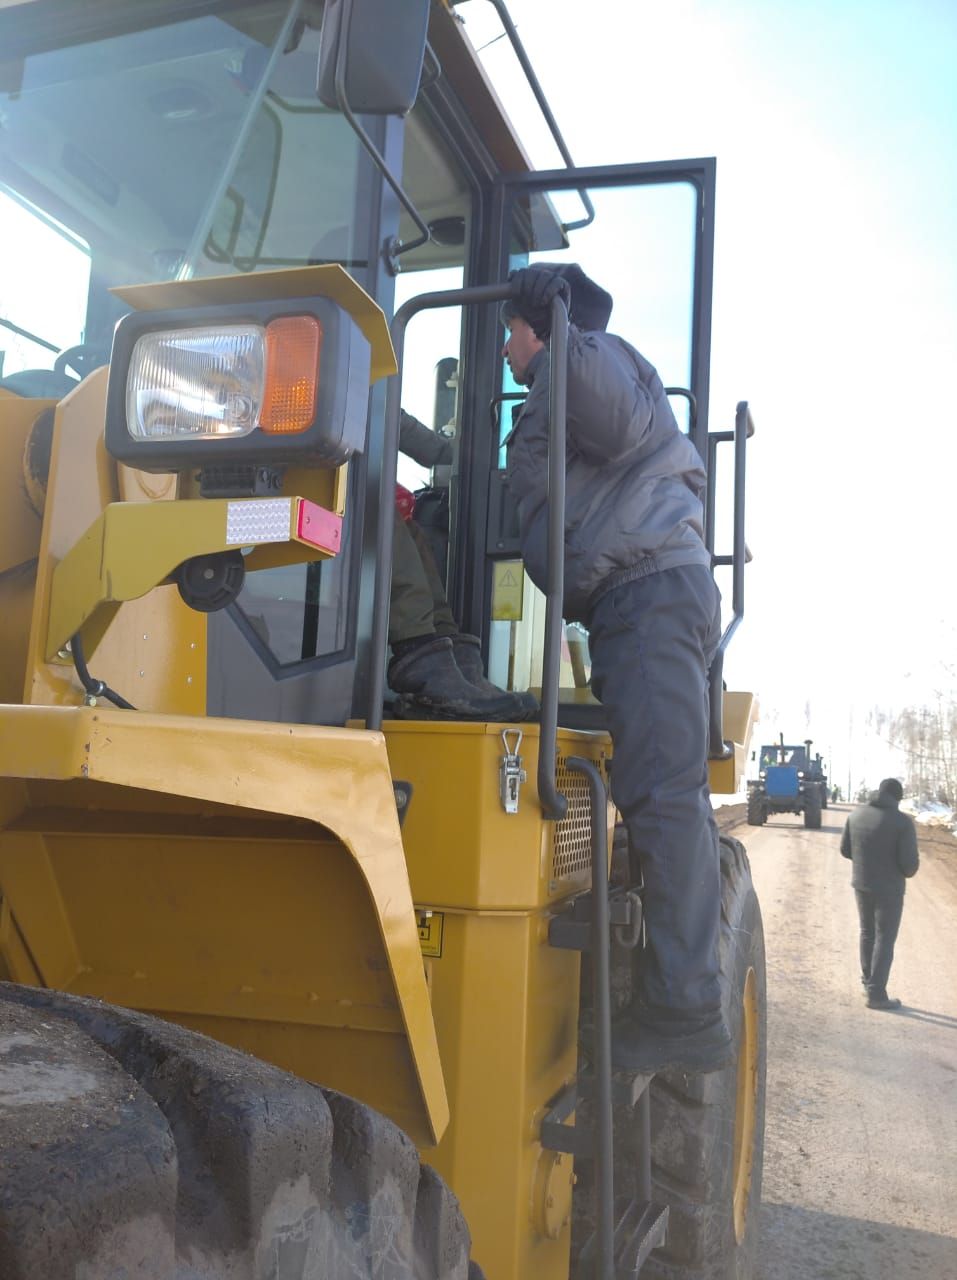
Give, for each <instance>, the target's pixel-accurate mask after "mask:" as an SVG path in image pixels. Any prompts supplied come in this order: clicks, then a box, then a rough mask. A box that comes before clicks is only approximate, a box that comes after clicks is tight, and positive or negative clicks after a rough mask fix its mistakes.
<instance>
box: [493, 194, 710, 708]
mask: <svg viewBox="0 0 957 1280" xmlns="http://www.w3.org/2000/svg"><path fill="white" fill-rule="evenodd" d="M588 196H589V198H590V200H591V203H592V204H593V206H594V209H595V216H594V219H593V220H591V221H588V222H587V225H585V226H578V227H577V228H576V227H573V225H572V224H574V223H580V222H581V221H582V220H583V205H582V199H581V196H580V195H579V193H578V191H576V190H574V189H560V190H550V191H538V190H531V191H516V192H515V194H514V196H513V199H512V204H511V219H510V236H509V244H508V251H509V262H508V265H509V270H515V269H517V268H520V267H524V266H528V265H530V264H534V263H536V262H556V263H558V262H577V263H578V264H579V266H581V267H582V269H583V270H584V271H585V272H586V274H587V275H589V276H590V277H591V278H592V279H593V280H595V281H596V282H597V283H598V284H600V285H601V286H602V287H603V288H604V289H607V290H608V292H609V293H610V294H611V295H612V297H613V300H614V306H613V310H612V316H611V320H610V322H609V326H608V327H609V330H610V331H611V332H613V333H616V334H619V335H620V336H621V337H623V338H625V339H626V340H627V341H628V342H630V343H631V344H632V345H633V346H635V347H637V348H638V350H639V351H641V353H642V354H643V355H644V356H645V357H646V358H647V359H648V360H650V361H651V363H652V364H653V365H655V367H656V368H657V370H658V373H659V375H660V376H661V379H662V382H663V383H664V384H665V386H666V387H669V388H675V392H674V394H672V395H671V396H670V399H671V404H672V407H673V409H674V412H675V417H676V420H677V422H678V425H679V427H681V429H682V430H684V431H688V430H689V428H690V412H689V405H690V399H689V396H688V392H689V391H690V390H691V384H692V370H693V361H694V337H693V335H694V322H695V315H696V312H695V281H696V269H695V268H696V263H695V255H696V240H697V228H698V220H699V196H698V191H697V188H696V187H695V186H694V185H693V184H692V183H690V182H688V181H674V182H652V183H641V184H637V185H624V186H610V187H601V188H589V190H588ZM504 337H505V332H504V330H503V340H504ZM502 369H503V374H502V384H501V390H502V393H503V394H504V395H512V394H515V393H520V392H521V391H522V390H523V388H521V387H518V386H517V385H516V384H515V383H514V381H513V380H512V378H511V374H510V371H509V369H508V366H507V364H505V363H504V362H503V366H502ZM682 393H683V394H682ZM511 425H512V412H511V404H510V402H509V401H507V400H506V401H504V402H503V405H502V411H501V414H500V436H499V440H500V450H499V466H500V467H502V468H504V466H505V448H504V440H505V438H506V436H507V435H508V433H509V431H510V430H511ZM495 612H496V608H495V601H494V598H493V601H492V620H491V626H490V647H489V673H490V678H491V679H492V680H494V681H495V682H496V683H500V684H503V685H507V686H508V687H509V688H515V689H525V688H529V687H531V688H538V687H540V685H541V664H542V649H543V643H544V629H545V598H544V596H543V594H542V593H541V592H540V591H539V590H538V588H537V587H536V586H535V585H534V584H533V583H532V582H531V581H530V580H529V578H528V576H527V575H524V579H523V583H522V605H521V615H522V616H521V618H520V619H517V620H516V619H514V618H509V619H505V618H502V617H499V618H496V617H495ZM590 675H591V666H590V660H589V656H588V634H587V631H586V629H585V628H584V627H582V626H580V625H579V624H577V623H576V624H572V625H566V627H565V629H564V639H563V645H562V665H561V687H562V695H561V696H562V700H563V701H566V702H590V701H593V698H592V696H591V692H590V689H589V687H588V684H589V680H590Z"/></svg>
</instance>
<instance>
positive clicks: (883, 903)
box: [841, 778, 920, 1009]
mask: <svg viewBox="0 0 957 1280" xmlns="http://www.w3.org/2000/svg"><path fill="white" fill-rule="evenodd" d="M903 797H904V788H903V787H902V786H901V784H900V783H899V782H898V781H897V779H896V778H885V779H884V781H883V782H882V783H881V785H880V787H879V789H878V791H877V794H876V795H875V796H872V798H871V799H870V800H868V801H867V803H866V804H862V805H859V806H858V808H856V809H855V810H854V812H853V813H852V814H851V815H850V817H849V818H848V820H847V822H846V823H845V825H844V834H843V835H842V836H841V853H842V854H843V855H844V857H845V858H850V860H851V863H852V864H853V868H854V870H853V874H852V877H851V883H852V885H853V886H854V893H855V895H856V896H857V909H858V911H859V913H860V917H861V981H862V982H863V984H864V988H865V991H866V992H867V1007H868V1009H899V1008H900V1007H901V1002H900V1001H899V1000H892V999H891V998H890V997H889V996H888V994H887V978H888V975H889V974H890V971H891V963H892V961H893V959H894V943H895V942H896V941H897V930H898V929H899V928H900V922H901V914H902V912H903V910H904V881H905V880H906V879H910V877H911V876H912V875H915V874H916V872H917V868H918V866H919V864H920V858H919V855H918V852H917V831H916V828H915V827H914V822H913V819H912V818H909V817H908V816H907V814H905V813H901V812H900V811H899V809H898V805H899V804H900V802H901V800H902V799H903Z"/></svg>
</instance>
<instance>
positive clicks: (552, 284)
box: [508, 267, 572, 311]
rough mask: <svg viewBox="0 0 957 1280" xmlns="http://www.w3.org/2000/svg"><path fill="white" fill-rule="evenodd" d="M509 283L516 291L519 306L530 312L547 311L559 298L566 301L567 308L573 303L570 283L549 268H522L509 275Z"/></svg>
mask: <svg viewBox="0 0 957 1280" xmlns="http://www.w3.org/2000/svg"><path fill="white" fill-rule="evenodd" d="M508 282H509V284H511V285H512V286H513V287H514V288H515V290H516V298H517V301H518V303H519V305H520V306H522V307H523V308H526V309H527V310H529V311H542V310H545V309H546V308H548V307H550V306H551V305H552V300H553V299H554V298H557V297H559V296H561V297H563V298H564V299H565V306H566V307H567V306H568V305H569V304H570V302H571V296H572V291H571V288H570V286H569V284H568V281H567V280H566V279H565V278H564V276H560V275H558V274H557V273H556V272H555V271H552V270H550V269H549V268H548V267H522V268H521V270H519V271H513V272H512V273H511V274H510V275H509V277H508Z"/></svg>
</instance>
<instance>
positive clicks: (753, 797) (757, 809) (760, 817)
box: [748, 791, 768, 827]
mask: <svg viewBox="0 0 957 1280" xmlns="http://www.w3.org/2000/svg"><path fill="white" fill-rule="evenodd" d="M767 820H768V815H767V813H766V812H765V809H764V805H763V804H762V802H761V795H760V793H759V792H755V791H752V792H751V793H750V794H749V796H748V826H749V827H763V826H764V824H765V823H766V822H767Z"/></svg>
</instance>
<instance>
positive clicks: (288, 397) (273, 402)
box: [259, 316, 322, 435]
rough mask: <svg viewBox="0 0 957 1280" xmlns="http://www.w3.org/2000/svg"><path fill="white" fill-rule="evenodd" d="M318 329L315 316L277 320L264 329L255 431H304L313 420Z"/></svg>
mask: <svg viewBox="0 0 957 1280" xmlns="http://www.w3.org/2000/svg"><path fill="white" fill-rule="evenodd" d="M321 350H322V325H321V324H320V322H319V321H318V320H317V319H316V317H315V316H281V317H279V318H278V319H276V320H271V321H270V322H269V324H267V325H266V369H265V385H264V387H263V401H262V411H261V413H260V416H259V429H260V431H265V432H267V433H268V434H269V435H292V434H294V433H295V432H297V431H305V430H306V429H307V427H310V426H311V425H312V423H313V421H314V419H315V416H316V396H317V393H318V389H319V355H320V352H321Z"/></svg>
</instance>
